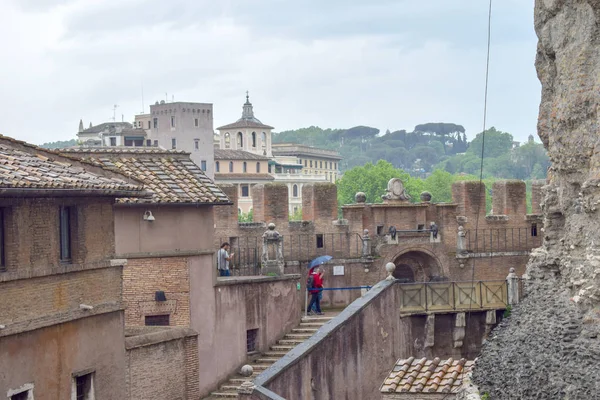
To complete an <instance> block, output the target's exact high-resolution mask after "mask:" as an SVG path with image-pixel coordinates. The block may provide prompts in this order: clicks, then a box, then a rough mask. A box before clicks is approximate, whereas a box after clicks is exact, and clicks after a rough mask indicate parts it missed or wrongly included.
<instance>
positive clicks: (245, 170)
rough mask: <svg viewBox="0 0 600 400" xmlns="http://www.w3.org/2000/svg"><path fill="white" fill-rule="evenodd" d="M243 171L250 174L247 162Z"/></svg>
mask: <svg viewBox="0 0 600 400" xmlns="http://www.w3.org/2000/svg"><path fill="white" fill-rule="evenodd" d="M243 171H244V172H248V165H247V164H246V161H244V166H243Z"/></svg>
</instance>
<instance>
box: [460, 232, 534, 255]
mask: <svg viewBox="0 0 600 400" xmlns="http://www.w3.org/2000/svg"><path fill="white" fill-rule="evenodd" d="M533 234H535V236H534V235H533ZM465 239H466V242H467V250H468V251H469V252H472V253H497V252H513V251H530V250H531V249H534V248H536V247H539V246H541V245H542V240H543V236H542V235H541V232H539V231H538V230H537V229H535V230H532V229H531V228H498V229H478V230H477V231H475V230H468V231H466V232H465Z"/></svg>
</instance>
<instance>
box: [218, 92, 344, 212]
mask: <svg viewBox="0 0 600 400" xmlns="http://www.w3.org/2000/svg"><path fill="white" fill-rule="evenodd" d="M273 129H274V128H273V127H272V126H270V125H267V124H264V123H262V122H261V121H260V120H259V119H258V118H256V116H255V115H254V109H253V106H252V103H250V98H249V96H248V94H246V102H245V103H244V105H243V109H242V117H241V118H240V119H238V120H237V121H236V122H233V123H231V124H227V125H224V126H221V127H219V128H217V130H218V131H219V134H218V136H216V137H215V138H214V146H215V149H216V150H215V171H216V174H215V182H217V183H230V184H234V185H236V186H237V187H238V195H239V203H238V207H239V211H243V212H248V211H250V210H251V209H252V191H251V189H252V186H254V185H256V184H259V183H266V182H272V181H274V182H280V183H284V184H286V185H287V187H288V191H289V193H290V196H289V207H290V208H289V210H290V213H295V212H297V211H299V210H300V209H301V207H302V186H303V185H304V184H305V183H314V182H325V181H330V182H335V181H336V179H337V171H338V164H339V161H340V160H341V159H342V157H340V155H339V153H337V152H335V151H330V150H323V149H318V148H315V147H310V146H304V145H298V144H272V132H273ZM259 165H260V166H259Z"/></svg>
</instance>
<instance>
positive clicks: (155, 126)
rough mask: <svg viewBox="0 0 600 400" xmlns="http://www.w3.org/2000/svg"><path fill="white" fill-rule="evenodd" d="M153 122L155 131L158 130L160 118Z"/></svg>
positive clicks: (154, 119)
mask: <svg viewBox="0 0 600 400" xmlns="http://www.w3.org/2000/svg"><path fill="white" fill-rule="evenodd" d="M152 122H153V124H154V129H158V118H153V119H152ZM148 125H150V122H148Z"/></svg>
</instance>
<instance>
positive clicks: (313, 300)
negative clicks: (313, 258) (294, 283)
mask: <svg viewBox="0 0 600 400" xmlns="http://www.w3.org/2000/svg"><path fill="white" fill-rule="evenodd" d="M306 288H307V290H308V291H309V292H310V295H311V297H310V303H309V304H308V310H312V308H313V305H314V306H315V312H314V313H313V312H312V311H310V313H311V314H317V315H323V313H322V312H321V300H320V298H319V294H320V293H321V290H320V289H323V279H322V270H321V268H316V269H315V270H314V271H313V273H312V274H310V276H309V277H308V281H307V285H306Z"/></svg>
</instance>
